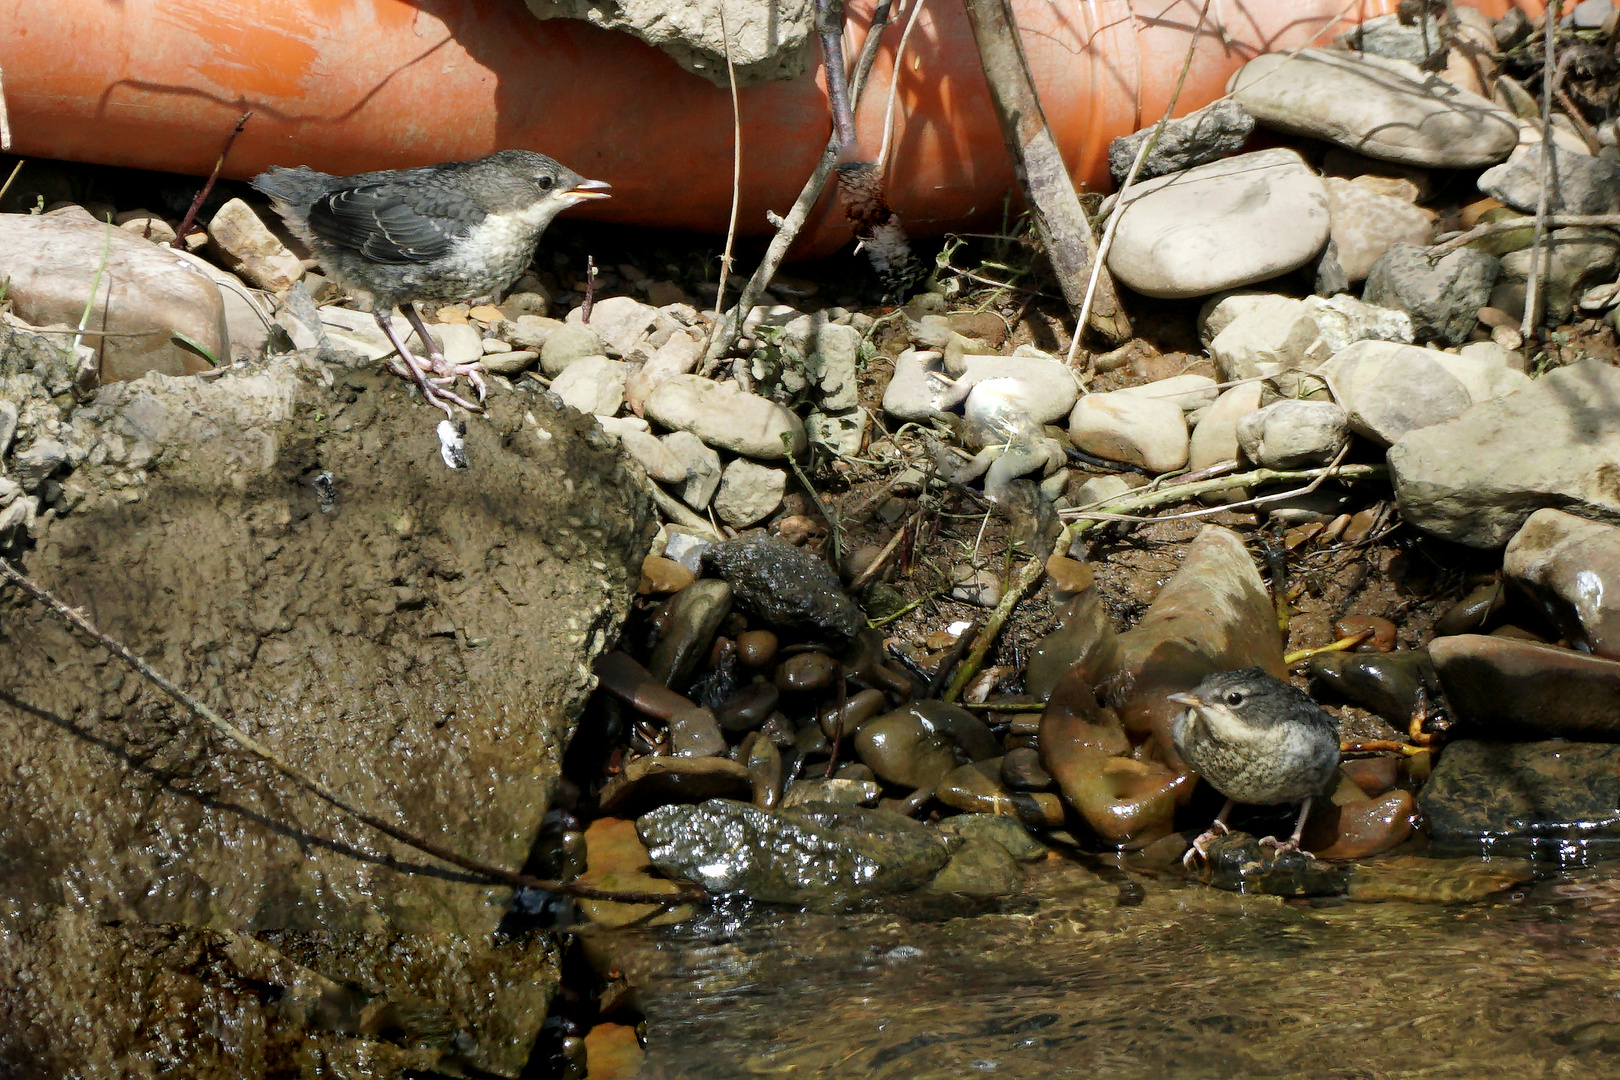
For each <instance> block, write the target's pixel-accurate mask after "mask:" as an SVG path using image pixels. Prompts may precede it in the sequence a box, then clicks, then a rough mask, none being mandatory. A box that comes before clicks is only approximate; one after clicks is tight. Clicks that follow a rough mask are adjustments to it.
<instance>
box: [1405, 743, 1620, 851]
mask: <svg viewBox="0 0 1620 1080" xmlns="http://www.w3.org/2000/svg"><path fill="white" fill-rule="evenodd" d="M1617 766H1620V746H1612V745H1603V744H1598V743H1568V742H1556V741H1555V742H1531V743H1488V742H1476V741H1474V740H1471V739H1463V740H1460V741H1458V742H1453V743H1451V744H1450V745H1448V746H1447V747H1446V748H1445V751H1444V752H1443V753H1442V754H1441V755H1440V763H1439V764H1438V765H1437V766H1436V767H1435V770H1434V775H1433V776H1432V777H1430V779H1429V782H1428V783H1427V784H1425V785H1424V786H1423V790H1422V791H1420V792H1419V793H1418V804H1419V805H1420V806H1421V807H1422V809H1423V816H1424V818H1426V819H1427V821H1428V826H1429V833H1430V835H1431V836H1432V837H1433V838H1434V843H1435V845H1436V846H1437V847H1440V848H1450V849H1451V850H1467V851H1471V852H1477V851H1486V852H1505V853H1508V854H1516V855H1519V854H1522V855H1531V856H1535V855H1539V854H1545V855H1549V856H1554V857H1558V858H1561V859H1570V860H1572V861H1575V862H1581V861H1584V859H1586V858H1589V857H1592V856H1598V855H1606V854H1609V855H1612V854H1614V853H1615V852H1616V851H1620V825H1617V824H1616V821H1617V817H1620V779H1616V767H1617Z"/></svg>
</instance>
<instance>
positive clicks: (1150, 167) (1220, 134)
mask: <svg viewBox="0 0 1620 1080" xmlns="http://www.w3.org/2000/svg"><path fill="white" fill-rule="evenodd" d="M1253 130H1254V117H1252V116H1250V115H1249V114H1248V113H1246V112H1244V111H1243V108H1242V106H1240V105H1238V104H1237V103H1236V102H1235V101H1232V100H1231V99H1229V98H1223V99H1221V100H1220V101H1217V102H1215V103H1214V104H1213V105H1206V106H1204V107H1203V108H1202V109H1199V110H1197V111H1196V112H1190V113H1188V114H1187V115H1186V116H1182V117H1178V118H1176V119H1174V120H1171V121H1169V122H1167V123H1166V124H1165V125H1164V127H1163V129H1162V130H1160V129H1159V125H1157V124H1152V125H1150V126H1148V127H1145V128H1143V129H1142V130H1141V131H1138V132H1136V133H1135V134H1134V135H1121V136H1120V137H1119V138H1117V139H1115V140H1114V141H1113V142H1111V143H1109V144H1108V171H1109V172H1110V173H1112V174H1113V177H1114V183H1115V184H1122V183H1124V181H1125V177H1126V176H1127V175H1128V174H1129V173H1130V171H1131V164H1132V163H1133V162H1134V161H1135V160H1136V155H1137V154H1138V153H1139V152H1140V151H1141V146H1142V144H1143V143H1144V142H1146V141H1147V140H1148V139H1150V138H1152V139H1154V143H1153V148H1152V149H1151V150H1149V151H1148V153H1147V156H1146V157H1145V158H1143V159H1142V166H1141V168H1140V169H1138V170H1137V173H1136V179H1137V180H1138V181H1142V180H1151V179H1153V178H1154V177H1155V176H1163V175H1165V174H1166V173H1173V172H1180V171H1181V170H1183V169H1190V168H1192V167H1193V166H1195V165H1203V164H1205V163H1206V162H1210V161H1215V160H1217V159H1219V158H1224V157H1226V156H1228V155H1229V154H1235V153H1237V152H1238V151H1239V150H1242V149H1243V144H1244V143H1245V142H1246V141H1247V140H1248V138H1249V133H1250V132H1252V131H1253ZM1155 133H1157V137H1156V138H1155Z"/></svg>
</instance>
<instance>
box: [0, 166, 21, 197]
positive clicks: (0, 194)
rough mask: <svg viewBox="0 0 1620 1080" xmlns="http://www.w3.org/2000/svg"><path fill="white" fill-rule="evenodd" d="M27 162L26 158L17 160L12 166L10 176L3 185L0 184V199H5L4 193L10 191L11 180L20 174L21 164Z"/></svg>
mask: <svg viewBox="0 0 1620 1080" xmlns="http://www.w3.org/2000/svg"><path fill="white" fill-rule="evenodd" d="M27 160H28V159H27V158H18V159H17V164H16V165H14V166H13V167H12V169H11V175H10V176H8V177H6V182H5V183H3V184H0V199H3V198H5V197H6V192H8V191H10V190H11V182H12V181H13V180H15V179H17V174H18V173H20V172H22V167H23V162H25V161H27Z"/></svg>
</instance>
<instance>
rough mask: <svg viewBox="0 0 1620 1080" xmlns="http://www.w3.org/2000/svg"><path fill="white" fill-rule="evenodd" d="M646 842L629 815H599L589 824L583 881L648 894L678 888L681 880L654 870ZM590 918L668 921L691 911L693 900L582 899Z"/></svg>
mask: <svg viewBox="0 0 1620 1080" xmlns="http://www.w3.org/2000/svg"><path fill="white" fill-rule="evenodd" d="M652 868H653V867H652V860H651V859H649V858H648V857H647V848H646V845H644V844H643V843H642V842H641V838H640V837H639V836H637V835H636V823H635V822H634V821H632V820H630V819H628V818H618V817H599V818H597V819H596V820H595V821H593V822H591V823H590V825H588V826H587V827H586V829H585V872H584V873H583V874H581V875H580V876H579V878H578V879H576V880H577V881H578V882H579V884H581V885H591V886H594V887H595V888H598V889H612V890H615V891H620V892H639V893H647V894H649V895H657V894H659V893H664V894H668V893H675V892H680V891H681V889H682V886H681V885H680V884H678V883H677V882H674V881H671V880H669V879H668V878H666V877H660V876H658V875H657V874H655V873H653V872H652ZM578 903H579V909H580V911H581V912H583V913H584V915H585V917H586V918H587V919H590V920H591V922H593V923H595V924H596V925H598V926H606V927H615V926H669V925H671V924H673V923H678V922H684V921H685V920H687V919H689V918H691V917H692V905H691V904H678V905H674V906H669V907H663V906H660V905H658V904H626V903H621V902H620V901H617V900H585V899H581V900H579V901H578Z"/></svg>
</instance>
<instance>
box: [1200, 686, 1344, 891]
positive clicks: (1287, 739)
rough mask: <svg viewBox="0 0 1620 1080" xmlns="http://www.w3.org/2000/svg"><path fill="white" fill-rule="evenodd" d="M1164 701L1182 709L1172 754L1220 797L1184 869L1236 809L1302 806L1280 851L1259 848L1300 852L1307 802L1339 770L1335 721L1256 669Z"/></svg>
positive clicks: (1272, 840)
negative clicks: (1223, 799)
mask: <svg viewBox="0 0 1620 1080" xmlns="http://www.w3.org/2000/svg"><path fill="white" fill-rule="evenodd" d="M1169 700H1171V701H1174V702H1175V703H1176V704H1178V705H1185V706H1187V711H1186V712H1184V713H1182V714H1181V715H1180V716H1178V717H1176V719H1175V722H1174V724H1172V726H1171V728H1170V736H1171V740H1172V741H1173V742H1174V743H1175V746H1176V752H1177V753H1178V754H1180V755H1181V756H1182V759H1183V760H1185V761H1186V762H1187V764H1189V765H1191V766H1192V767H1193V768H1194V769H1196V770H1197V771H1198V773H1199V775H1200V776H1202V777H1203V778H1204V779H1205V780H1208V781H1209V782H1210V785H1211V786H1213V787H1214V788H1215V790H1216V791H1218V792H1220V793H1221V794H1222V795H1225V796H1226V805H1225V806H1223V807H1221V812H1220V813H1219V814H1216V815H1215V823H1214V824H1213V825H1211V826H1210V828H1209V830H1208V831H1207V832H1205V833H1204V834H1203V835H1202V836H1200V837H1199V838H1198V839H1197V840H1194V841H1193V845H1192V848H1191V849H1189V850H1188V852H1187V854H1186V856H1185V858H1184V861H1185V862H1186V863H1187V865H1188V866H1191V865H1192V861H1193V859H1194V858H1196V857H1202V856H1203V854H1204V848H1205V845H1207V844H1208V843H1209V842H1210V841H1211V840H1213V839H1214V838H1215V837H1217V836H1219V835H1220V834H1221V833H1224V832H1226V831H1227V828H1226V815H1227V814H1229V813H1231V812H1232V807H1233V805H1234V804H1235V803H1252V804H1255V805H1259V806H1282V805H1286V804H1289V803H1303V805H1302V806H1301V807H1300V808H1299V819H1298V820H1297V821H1296V822H1295V823H1294V832H1293V835H1291V836H1289V838H1288V839H1287V840H1285V841H1282V842H1280V843H1279V842H1278V840H1277V838H1276V837H1274V836H1268V837H1266V838H1265V839H1264V840H1261V841H1260V843H1261V844H1262V845H1265V846H1268V847H1275V848H1276V849H1277V850H1278V851H1298V850H1299V837H1300V834H1301V833H1302V832H1303V831H1304V829H1305V816H1306V815H1307V814H1309V813H1310V810H1311V801H1312V800H1313V799H1315V798H1316V796H1318V795H1320V794H1322V793H1323V792H1324V791H1326V790H1327V785H1328V781H1329V780H1330V779H1331V778H1332V776H1333V772H1334V770H1335V769H1337V768H1338V766H1339V725H1338V723H1337V721H1335V720H1334V719H1333V717H1332V716H1329V715H1328V714H1327V713H1325V712H1323V711H1322V710H1321V709H1320V708H1319V707H1317V704H1316V702H1314V701H1312V700H1311V699H1310V697H1309V696H1308V695H1306V694H1305V693H1303V692H1302V691H1300V690H1297V689H1295V688H1294V687H1292V686H1290V685H1288V684H1287V683H1285V682H1283V681H1282V680H1281V679H1279V678H1277V677H1276V676H1274V675H1269V674H1267V673H1266V671H1265V669H1264V668H1257V667H1252V668H1243V669H1242V670H1241V671H1221V672H1217V673H1216V674H1214V675H1211V676H1209V677H1208V678H1206V679H1205V680H1204V681H1203V682H1201V683H1199V684H1198V685H1197V687H1195V688H1194V689H1193V690H1192V692H1191V693H1186V694H1171V695H1169Z"/></svg>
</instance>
